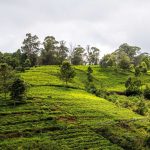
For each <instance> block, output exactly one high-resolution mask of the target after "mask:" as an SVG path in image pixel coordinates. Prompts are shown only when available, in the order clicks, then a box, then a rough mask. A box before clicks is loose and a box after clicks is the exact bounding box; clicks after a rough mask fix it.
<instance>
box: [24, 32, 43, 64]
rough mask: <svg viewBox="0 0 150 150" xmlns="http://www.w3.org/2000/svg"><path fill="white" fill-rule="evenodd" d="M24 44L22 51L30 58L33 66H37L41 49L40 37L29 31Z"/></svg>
mask: <svg viewBox="0 0 150 150" xmlns="http://www.w3.org/2000/svg"><path fill="white" fill-rule="evenodd" d="M22 44H23V46H22V47H21V51H22V52H23V53H24V54H25V55H26V57H27V58H28V59H30V62H31V66H35V65H36V64H37V57H38V54H39V51H40V47H39V46H40V41H39V38H38V37H37V36H36V35H33V36H32V35H31V33H27V34H26V38H25V39H24V41H23V43H22ZM27 58H26V59H27ZM26 59H25V60H26Z"/></svg>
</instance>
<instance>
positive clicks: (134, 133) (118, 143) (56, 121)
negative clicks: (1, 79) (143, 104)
mask: <svg viewBox="0 0 150 150" xmlns="http://www.w3.org/2000/svg"><path fill="white" fill-rule="evenodd" d="M92 69H93V76H94V84H95V85H96V86H97V87H102V86H103V87H105V88H106V89H107V91H109V92H111V91H114V92H123V91H124V90H125V87H124V82H125V81H126V79H127V78H128V77H129V76H133V73H129V72H124V73H119V72H115V71H113V70H111V69H105V70H104V69H101V68H99V66H93V67H92ZM86 70H87V66H75V71H76V77H75V78H74V79H73V81H71V82H70V83H69V87H65V86H64V82H62V81H61V80H60V79H59V77H58V72H59V67H58V66H42V67H34V68H31V69H30V70H28V71H25V73H21V77H22V78H23V79H24V80H25V82H26V83H27V84H28V85H29V88H28V91H27V100H26V102H25V103H23V104H20V105H17V106H16V107H14V106H12V105H11V101H9V100H7V101H4V100H1V102H0V149H1V150H5V149H9V150H24V149H25V150H26V149H27V150H28V149H36V150H38V149H41V150H47V149H50V150H51V149H52V150H53V149H54V150H56V149H60V150H61V149H64V150H67V149H76V150H80V149H91V150H98V149H100V150H121V149H126V150H130V149H133V150H148V149H150V148H149V147H148V144H149V145H150V143H148V142H147V139H148V138H149V137H150V119H149V116H148V115H147V116H141V115H139V114H137V113H135V112H134V111H132V109H130V108H124V107H122V106H121V105H116V103H113V102H111V101H108V100H107V99H104V98H100V97H96V96H95V95H93V94H90V93H87V92H86V91H85V83H86V80H87V77H86ZM141 79H142V82H143V83H149V84H150V76H149V74H148V75H144V76H142V77H141ZM116 99H120V101H121V100H122V101H123V100H124V101H126V99H128V100H130V101H132V98H127V97H126V96H117V97H116ZM135 101H136V100H135ZM147 103H148V104H149V102H147Z"/></svg>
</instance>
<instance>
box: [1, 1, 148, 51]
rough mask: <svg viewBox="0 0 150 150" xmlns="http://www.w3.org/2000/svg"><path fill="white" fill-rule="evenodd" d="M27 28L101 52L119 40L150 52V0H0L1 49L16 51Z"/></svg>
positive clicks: (39, 35)
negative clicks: (91, 47) (88, 46)
mask: <svg viewBox="0 0 150 150" xmlns="http://www.w3.org/2000/svg"><path fill="white" fill-rule="evenodd" d="M28 32H30V33H32V34H36V35H37V36H38V37H39V38H40V40H41V41H43V39H44V37H45V36H47V35H53V36H55V37H56V39H57V40H65V41H67V43H68V45H69V44H70V43H72V44H73V45H75V44H76V45H78V44H81V45H83V46H85V45H91V46H96V47H98V48H99V49H100V50H101V54H105V53H108V52H111V51H113V50H115V49H116V48H117V47H118V46H119V45H121V44H122V43H128V44H130V45H136V46H139V47H141V48H142V49H143V50H144V51H147V52H150V0H0V50H1V51H3V52H13V51H16V50H17V49H18V48H20V46H21V43H22V41H23V39H24V38H25V34H26V33H28Z"/></svg>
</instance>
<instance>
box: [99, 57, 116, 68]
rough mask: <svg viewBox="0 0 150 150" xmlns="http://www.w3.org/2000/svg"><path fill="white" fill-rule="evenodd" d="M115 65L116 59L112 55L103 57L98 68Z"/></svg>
mask: <svg viewBox="0 0 150 150" xmlns="http://www.w3.org/2000/svg"><path fill="white" fill-rule="evenodd" d="M115 65H116V58H115V55H114V54H107V55H104V56H103V58H102V59H101V61H100V66H101V67H103V68H107V67H112V66H115Z"/></svg>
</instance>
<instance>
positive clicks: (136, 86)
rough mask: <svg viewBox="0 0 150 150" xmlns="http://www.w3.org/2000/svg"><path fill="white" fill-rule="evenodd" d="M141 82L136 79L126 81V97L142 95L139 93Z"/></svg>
mask: <svg viewBox="0 0 150 150" xmlns="http://www.w3.org/2000/svg"><path fill="white" fill-rule="evenodd" d="M141 85H142V83H141V80H139V79H137V78H131V77H130V78H128V80H127V81H126V82H125V87H126V95H127V96H130V95H140V94H142V91H141Z"/></svg>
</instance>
